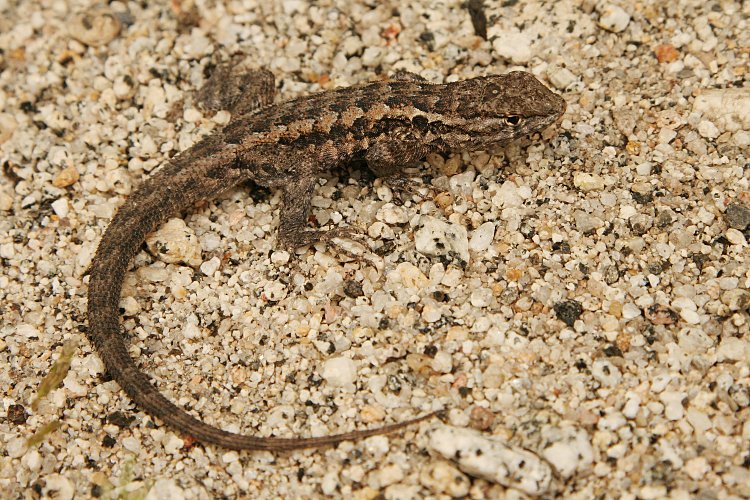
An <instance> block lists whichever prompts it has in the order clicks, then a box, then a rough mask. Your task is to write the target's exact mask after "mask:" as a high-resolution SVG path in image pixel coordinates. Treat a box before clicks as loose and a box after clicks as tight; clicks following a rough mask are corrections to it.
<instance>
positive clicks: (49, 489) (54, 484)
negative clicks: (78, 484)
mask: <svg viewBox="0 0 750 500" xmlns="http://www.w3.org/2000/svg"><path fill="white" fill-rule="evenodd" d="M75 492H76V488H75V485H74V484H73V481H71V480H70V479H68V478H67V477H65V476H61V475H60V474H47V475H45V477H44V489H43V490H42V493H43V494H42V497H43V498H54V499H56V500H71V499H72V498H73V497H74V496H75Z"/></svg>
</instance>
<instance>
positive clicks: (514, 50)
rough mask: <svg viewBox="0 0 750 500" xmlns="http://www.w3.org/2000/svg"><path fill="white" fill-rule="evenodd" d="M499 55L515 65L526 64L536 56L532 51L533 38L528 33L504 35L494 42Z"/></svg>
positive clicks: (494, 47)
mask: <svg viewBox="0 0 750 500" xmlns="http://www.w3.org/2000/svg"><path fill="white" fill-rule="evenodd" d="M492 48H493V49H494V50H495V52H496V53H497V55H499V56H500V57H502V58H504V59H509V60H510V61H511V62H513V64H525V63H527V62H529V60H530V59H531V58H532V56H533V55H534V54H533V52H532V50H531V38H530V37H529V35H527V34H526V33H521V32H516V33H503V34H501V35H500V36H498V37H497V38H495V41H494V42H492Z"/></svg>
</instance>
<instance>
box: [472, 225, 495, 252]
mask: <svg viewBox="0 0 750 500" xmlns="http://www.w3.org/2000/svg"><path fill="white" fill-rule="evenodd" d="M494 237H495V224H494V223H493V222H485V223H484V224H482V225H481V226H479V227H478V228H476V229H475V230H474V231H472V232H471V238H470V239H469V249H470V250H473V251H475V252H482V251H484V250H487V249H488V248H489V247H490V244H491V243H492V240H493V238H494Z"/></svg>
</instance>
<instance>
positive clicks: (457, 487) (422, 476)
mask: <svg viewBox="0 0 750 500" xmlns="http://www.w3.org/2000/svg"><path fill="white" fill-rule="evenodd" d="M419 482H420V484H421V485H422V486H424V487H425V488H427V489H428V490H430V491H431V492H433V493H435V494H438V495H439V494H443V495H448V496H450V497H452V498H461V497H465V496H466V495H468V494H469V486H471V482H470V481H469V478H468V477H467V476H466V475H465V474H464V473H463V472H461V471H460V470H458V469H456V468H455V467H452V466H450V465H449V464H448V463H447V462H443V461H437V462H430V463H429V464H427V465H426V466H424V467H422V469H421V470H420V471H419Z"/></svg>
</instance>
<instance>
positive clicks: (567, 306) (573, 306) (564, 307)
mask: <svg viewBox="0 0 750 500" xmlns="http://www.w3.org/2000/svg"><path fill="white" fill-rule="evenodd" d="M554 309H555V313H556V314H557V318H558V319H560V320H562V322H563V323H565V324H566V325H568V326H570V327H572V326H573V325H574V324H575V322H576V320H577V319H578V318H579V317H580V316H581V313H583V307H582V306H581V303H580V302H578V301H575V300H566V301H564V302H558V303H557V304H555V305H554Z"/></svg>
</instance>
